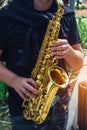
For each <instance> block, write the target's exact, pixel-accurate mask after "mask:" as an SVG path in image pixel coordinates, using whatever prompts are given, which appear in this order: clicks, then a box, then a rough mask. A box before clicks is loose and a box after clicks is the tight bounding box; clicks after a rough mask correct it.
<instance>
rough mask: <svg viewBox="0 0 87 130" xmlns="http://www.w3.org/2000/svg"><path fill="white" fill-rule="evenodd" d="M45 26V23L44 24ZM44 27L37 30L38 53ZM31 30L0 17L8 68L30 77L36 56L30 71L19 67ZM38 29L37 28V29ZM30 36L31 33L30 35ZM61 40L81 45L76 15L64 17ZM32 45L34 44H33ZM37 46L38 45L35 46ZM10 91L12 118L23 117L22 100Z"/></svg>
mask: <svg viewBox="0 0 87 130" xmlns="http://www.w3.org/2000/svg"><path fill="white" fill-rule="evenodd" d="M42 24H43V23H42ZM43 28H44V25H42V26H40V27H39V28H38V29H37V32H38V36H37V39H38V41H39V42H38V43H39V44H38V43H37V48H38V51H39V49H40V47H41V43H42V39H43V37H44V34H45V31H44V29H43ZM30 29H31V25H28V24H25V23H22V22H20V21H18V20H16V19H12V18H7V17H0V50H3V57H4V58H5V60H6V66H7V68H9V69H10V70H12V71H13V72H15V73H17V74H18V75H21V76H26V77H30V75H31V71H32V68H33V66H34V62H33V60H34V58H35V56H36V54H35V55H33V53H31V54H32V55H31V57H30V58H29V61H30V66H29V70H26V69H25V68H23V67H20V66H18V65H17V63H18V62H19V60H20V58H21V55H22V53H23V49H24V45H25V42H26V34H27V32H29V31H30ZM35 29H36V28H35ZM29 34H30V33H29ZM32 34H33V37H31V36H30V37H31V40H32V38H34V35H35V32H34V29H33V31H32ZM59 38H62V39H67V40H68V42H69V44H70V45H71V46H72V45H74V44H77V43H80V42H81V40H80V37H79V34H78V30H77V25H76V20H75V14H74V13H70V14H69V13H67V14H65V15H64V16H63V18H62V20H61V29H60V33H59ZM31 43H32V42H31ZM35 46H36V45H35ZM34 48H35V47H34V45H30V49H31V52H34V51H33V50H34ZM36 57H37V56H36ZM32 64H33V65H32ZM8 90H9V107H10V113H11V116H15V115H21V114H22V111H23V108H22V107H21V106H22V101H23V100H22V99H21V98H20V97H19V95H18V94H17V93H16V92H15V91H14V90H13V89H12V88H10V87H9V88H8Z"/></svg>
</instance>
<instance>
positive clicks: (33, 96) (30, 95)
mask: <svg viewBox="0 0 87 130" xmlns="http://www.w3.org/2000/svg"><path fill="white" fill-rule="evenodd" d="M25 96H26V97H28V98H29V97H30V98H35V97H36V96H35V95H34V94H33V93H31V92H27V93H26V94H25Z"/></svg>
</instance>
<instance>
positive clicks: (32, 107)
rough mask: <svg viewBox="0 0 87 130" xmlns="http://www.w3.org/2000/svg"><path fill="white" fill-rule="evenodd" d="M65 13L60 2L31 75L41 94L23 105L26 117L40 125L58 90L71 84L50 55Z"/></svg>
mask: <svg viewBox="0 0 87 130" xmlns="http://www.w3.org/2000/svg"><path fill="white" fill-rule="evenodd" d="M63 12H64V10H63V2H62V0H58V10H57V12H56V13H55V16H53V17H52V20H50V21H49V24H48V26H47V30H46V33H45V37H44V40H43V43H42V46H41V49H40V53H39V56H38V58H37V62H36V65H35V68H34V69H33V71H32V73H31V77H32V78H33V79H35V81H36V82H37V84H38V89H39V94H38V96H37V97H36V98H29V100H28V101H23V104H22V106H23V107H25V109H24V111H23V115H24V117H25V118H26V119H27V120H33V121H34V122H35V123H38V124H41V123H42V122H43V121H44V120H45V119H46V117H47V114H48V112H49V110H50V107H51V104H52V102H53V99H54V97H55V95H56V93H57V91H58V89H61V88H65V87H66V86H67V84H68V82H69V78H68V75H67V73H66V72H65V71H64V70H63V69H62V68H61V67H59V66H57V65H58V59H56V58H53V57H52V56H51V55H50V49H51V46H52V43H53V42H54V41H56V40H57V38H58V34H59V30H60V20H61V18H62V15H63Z"/></svg>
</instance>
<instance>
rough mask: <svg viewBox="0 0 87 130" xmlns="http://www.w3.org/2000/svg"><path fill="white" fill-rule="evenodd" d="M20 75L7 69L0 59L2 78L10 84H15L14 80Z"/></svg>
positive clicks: (0, 76)
mask: <svg viewBox="0 0 87 130" xmlns="http://www.w3.org/2000/svg"><path fill="white" fill-rule="evenodd" d="M17 77H18V75H16V74H15V73H13V72H12V71H10V70H9V69H7V68H6V67H5V66H4V65H3V64H2V63H1V61H0V80H2V81H3V82H5V83H6V84H8V85H9V86H12V85H13V82H14V80H15V79H16V78H17Z"/></svg>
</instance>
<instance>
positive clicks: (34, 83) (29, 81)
mask: <svg viewBox="0 0 87 130" xmlns="http://www.w3.org/2000/svg"><path fill="white" fill-rule="evenodd" d="M27 82H28V83H30V84H31V85H32V86H33V87H34V88H38V86H37V83H36V82H35V80H33V79H32V78H29V79H28V80H27Z"/></svg>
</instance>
